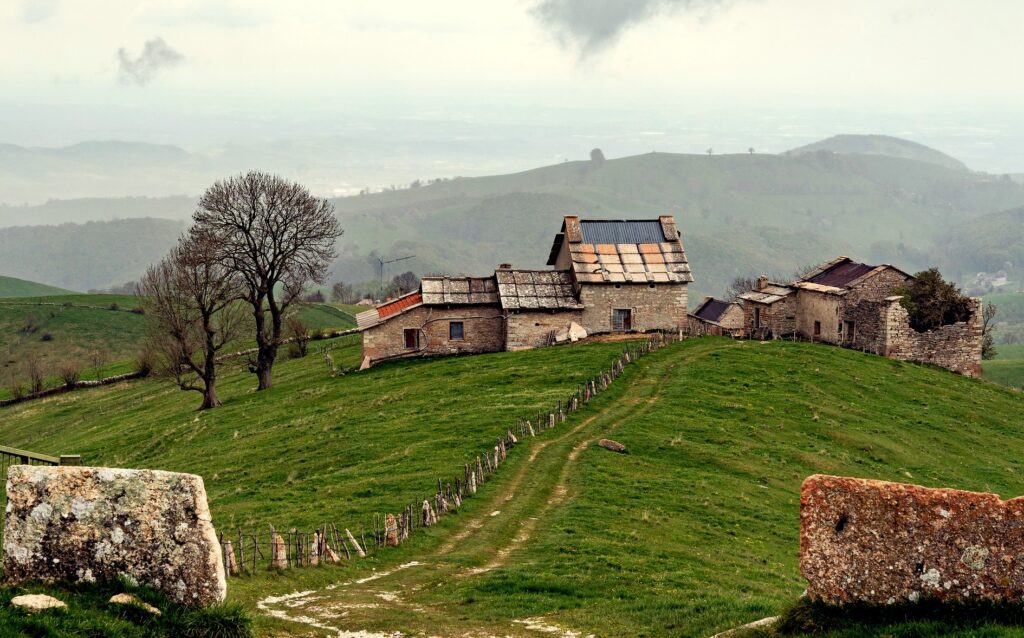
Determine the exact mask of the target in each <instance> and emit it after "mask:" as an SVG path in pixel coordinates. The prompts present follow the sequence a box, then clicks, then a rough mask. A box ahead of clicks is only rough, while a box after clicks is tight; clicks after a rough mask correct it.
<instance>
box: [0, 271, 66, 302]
mask: <svg viewBox="0 0 1024 638" xmlns="http://www.w3.org/2000/svg"><path fill="white" fill-rule="evenodd" d="M66 294H71V291H70V290H64V289H62V288H55V287H53V286H47V285H46V284H37V283H36V282H34V281H27V280H25V279H16V278H14V277H4V276H2V275H0V299H9V298H13V297H45V296H48V295H66Z"/></svg>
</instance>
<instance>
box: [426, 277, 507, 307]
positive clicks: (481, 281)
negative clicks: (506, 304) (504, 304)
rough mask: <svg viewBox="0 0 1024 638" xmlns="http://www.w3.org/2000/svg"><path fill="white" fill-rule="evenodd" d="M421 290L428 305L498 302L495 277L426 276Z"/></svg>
mask: <svg viewBox="0 0 1024 638" xmlns="http://www.w3.org/2000/svg"><path fill="white" fill-rule="evenodd" d="M420 290H422V291H423V303H425V304H428V305H442V304H496V303H498V286H497V284H496V283H495V281H494V277H424V278H423V279H422V280H421V281H420Z"/></svg>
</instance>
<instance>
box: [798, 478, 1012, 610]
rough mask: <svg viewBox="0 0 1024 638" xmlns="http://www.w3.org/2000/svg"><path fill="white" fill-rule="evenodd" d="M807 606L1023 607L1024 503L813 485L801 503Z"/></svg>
mask: <svg viewBox="0 0 1024 638" xmlns="http://www.w3.org/2000/svg"><path fill="white" fill-rule="evenodd" d="M800 572H801V574H803V576H804V578H806V579H807V581H808V587H807V595H808V597H810V598H811V599H814V600H821V601H824V602H827V603H832V604H844V603H849V602H857V601H861V602H868V603H878V604H892V603H896V602H904V601H911V602H913V601H917V600H919V599H920V598H923V597H933V598H940V599H967V598H987V599H1001V600H1019V599H1021V598H1024V498H1015V499H1011V500H1008V501H1003V500H1001V499H1000V498H999V496H998V495H996V494H985V493H978V492H965V491H961V490H951V489H930V488H926V487H920V486H917V485H905V484H901V483H888V482H885V481H872V480H865V479H856V478H845V477H837V476H820V475H815V476H811V477H809V478H807V480H805V481H804V484H803V488H802V491H801V494H800Z"/></svg>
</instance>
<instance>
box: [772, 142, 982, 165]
mask: <svg viewBox="0 0 1024 638" xmlns="http://www.w3.org/2000/svg"><path fill="white" fill-rule="evenodd" d="M819 151H825V152H832V153H842V154H846V155H850V154H861V155H885V156H887V157H899V158H902V159H910V160H917V161H919V162H928V163H930V164H936V165H938V166H945V167H946V168H951V169H953V170H958V171H966V170H968V168H967V165H965V164H964V163H963V162H961V161H960V160H958V159H956V158H953V157H950V156H949V155H946V154H945V153H943V152H942V151H937V150H935V149H934V148H931V147H928V146H925V145H924V144H919V143H917V142H912V141H910V140H906V139H903V138H899V137H892V136H889V135H835V136H833V137H830V138H828V139H825V140H821V141H820V142H814V143H813V144H807V145H806V146H801V147H799V148H794V149H793V150H791V151H787V152H786V153H785V154H786V155H801V154H804V153H817V152H819Z"/></svg>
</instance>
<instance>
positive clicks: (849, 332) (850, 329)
mask: <svg viewBox="0 0 1024 638" xmlns="http://www.w3.org/2000/svg"><path fill="white" fill-rule="evenodd" d="M856 327H857V326H856V325H855V324H854V323H853V322H852V321H847V322H846V340H847V341H853V335H854V330H855V329H856Z"/></svg>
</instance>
